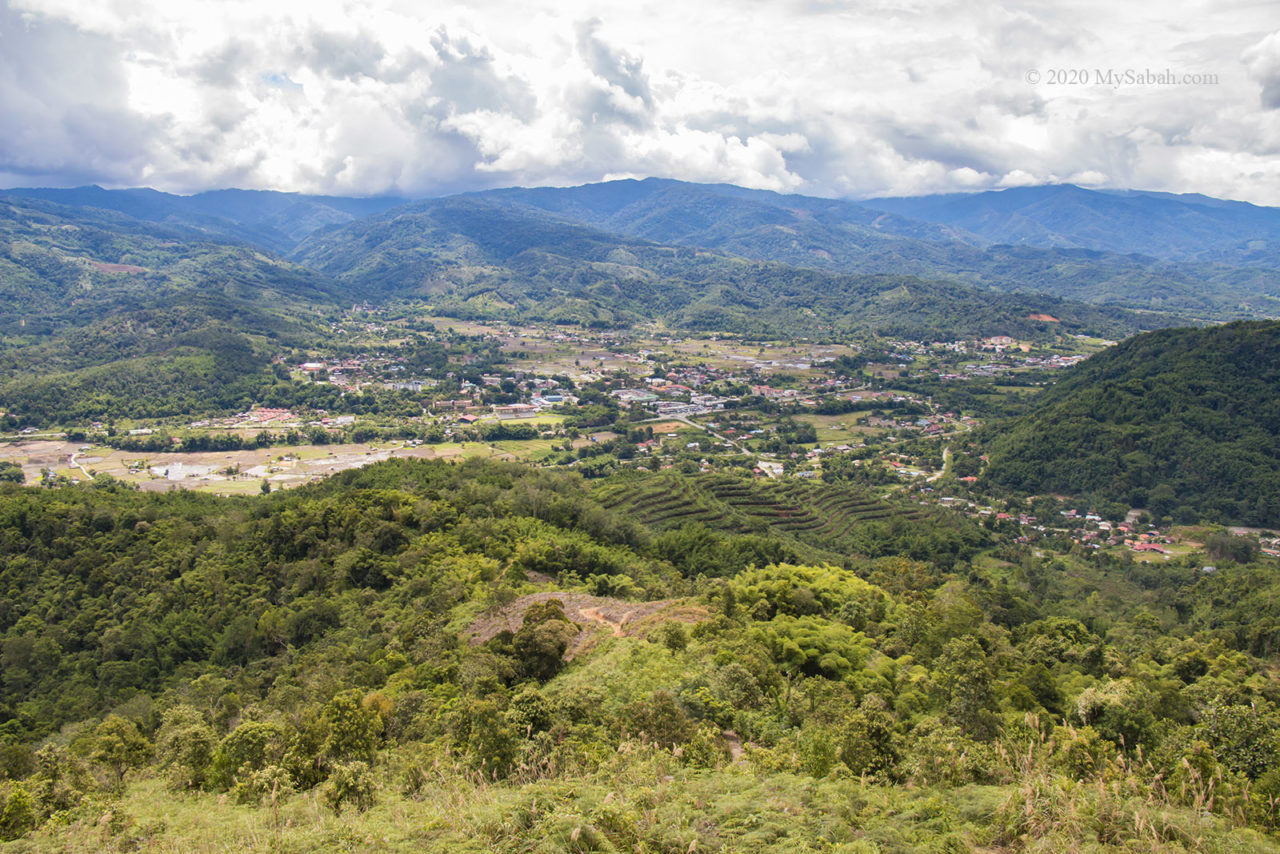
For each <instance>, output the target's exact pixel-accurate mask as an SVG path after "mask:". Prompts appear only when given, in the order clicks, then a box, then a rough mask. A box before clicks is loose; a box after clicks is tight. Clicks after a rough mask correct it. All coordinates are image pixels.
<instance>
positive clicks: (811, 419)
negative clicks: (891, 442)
mask: <svg viewBox="0 0 1280 854" xmlns="http://www.w3.org/2000/svg"><path fill="white" fill-rule="evenodd" d="M867 415H868V413H866V412H848V413H845V414H844V415H804V414H800V415H796V416H795V420H796V421H803V422H804V423H806V424H812V425H813V427H814V429H815V430H816V431H817V433H818V441H819V442H837V443H838V442H861V441H862V440H863V439H864V438H865V437H866V436H868V435H870V434H873V433H877V432H883V431H881V430H877V428H875V427H869V426H867V425H866V424H865V423H864V422H865V421H866V418H867Z"/></svg>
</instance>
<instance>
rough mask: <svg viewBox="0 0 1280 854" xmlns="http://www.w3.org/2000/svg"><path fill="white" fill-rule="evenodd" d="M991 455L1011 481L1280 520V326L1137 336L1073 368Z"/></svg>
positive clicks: (994, 473) (1159, 511)
mask: <svg viewBox="0 0 1280 854" xmlns="http://www.w3.org/2000/svg"><path fill="white" fill-rule="evenodd" d="M988 452H989V455H990V459H991V462H990V467H989V469H988V471H987V473H986V477H987V478H988V479H989V480H990V481H992V482H993V483H995V484H999V485H1002V486H1007V487H1011V488H1014V489H1018V490H1023V491H1027V492H1036V493H1047V492H1048V493H1067V494H1071V495H1077V496H1089V495H1097V496H1103V497H1115V498H1118V499H1119V500H1123V501H1127V502H1128V503H1129V504H1130V505H1132V506H1137V507H1149V508H1150V509H1151V510H1152V512H1153V513H1154V514H1155V515H1157V516H1166V515H1171V516H1173V517H1174V519H1175V520H1179V521H1192V520H1194V519H1195V518H1197V517H1204V518H1210V519H1213V518H1217V519H1218V520H1220V521H1222V522H1233V523H1238V524H1250V525H1266V526H1280V322H1274V321H1269V322H1241V323H1231V324H1227V325H1225V326H1215V327H1210V328H1205V329H1162V330H1159V331H1156V332H1150V333H1147V334H1144V335H1138V336H1135V337H1133V338H1131V339H1129V340H1127V341H1124V342H1123V343H1121V344H1119V345H1118V346H1116V347H1113V348H1111V349H1108V350H1106V351H1104V352H1102V353H1099V354H1097V355H1095V356H1093V357H1092V358H1090V359H1088V360H1086V361H1085V362H1082V363H1081V364H1080V365H1078V366H1077V367H1075V368H1074V369H1072V370H1071V371H1070V372H1069V373H1067V374H1066V376H1064V377H1063V378H1062V379H1061V380H1060V381H1059V382H1058V383H1057V384H1055V385H1054V386H1052V387H1051V388H1049V389H1048V390H1046V391H1045V392H1044V393H1043V394H1042V395H1041V396H1040V397H1039V398H1038V399H1037V401H1036V405H1035V408H1034V410H1033V411H1032V412H1031V413H1030V414H1028V415H1026V416H1025V417H1023V418H1021V419H1019V420H1017V421H1015V422H1014V423H1012V424H1010V425H1007V426H1005V427H1003V428H1000V429H999V430H998V432H997V433H996V434H995V435H993V436H992V437H991V438H990V440H989V448H988Z"/></svg>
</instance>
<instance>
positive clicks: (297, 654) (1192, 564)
mask: <svg viewBox="0 0 1280 854" xmlns="http://www.w3.org/2000/svg"><path fill="white" fill-rule="evenodd" d="M862 524H865V525H867V526H868V527H867V528H866V530H865V531H862V530H861V529H855V536H853V540H854V541H856V542H865V543H866V544H867V545H866V550H867V551H868V552H871V553H872V554H880V555H881V556H879V557H870V556H864V555H861V554H850V555H849V556H848V557H847V558H846V559H845V560H844V562H843V563H842V564H841V565H835V564H833V563H827V564H822V565H799V564H795V563H787V562H775V563H770V564H768V565H766V566H761V565H759V564H758V563H757V562H756V560H755V557H756V556H758V555H759V554H761V553H774V554H777V553H781V554H786V553H787V550H788V549H790V548H791V546H790V545H788V544H787V543H781V542H780V543H776V544H772V545H770V544H769V543H767V542H755V545H754V547H753V548H750V549H734V548H730V547H724V548H721V547H718V546H715V544H716V543H718V542H721V541H723V542H724V543H732V542H734V538H735V537H736V536H739V535H735V534H733V533H732V532H718V531H713V530H707V529H700V530H698V531H691V530H684V531H680V532H677V534H678V536H677V535H673V534H672V532H670V531H667V532H661V531H659V532H654V531H650V530H649V529H647V528H645V527H644V526H643V525H640V524H637V523H636V522H635V521H634V520H632V519H628V518H627V517H623V516H619V515H617V514H614V513H612V512H610V511H608V510H606V509H605V508H603V507H602V506H601V505H600V504H598V503H596V501H595V500H594V499H592V497H591V493H590V492H589V491H588V490H587V489H586V488H585V487H584V486H583V485H582V482H581V481H580V480H577V479H575V478H573V477H572V476H568V475H564V474H559V473H551V472H547V471H545V470H535V469H531V468H526V467H521V466H517V465H510V464H494V463H487V462H480V461H473V462H469V463H465V464H462V465H449V464H445V463H424V462H419V461H393V462H388V463H384V464H380V465H377V466H373V467H370V468H368V469H365V470H362V471H358V472H348V473H345V474H342V475H339V476H336V477H334V478H333V479H331V480H329V481H327V482H325V483H323V484H317V485H314V486H311V487H306V488H303V489H299V490H295V491H292V492H288V493H283V494H281V493H274V494H272V495H269V496H261V497H255V498H243V499H215V498H211V497H208V496H198V495H192V494H187V493H170V494H165V495H145V494H141V493H137V492H134V491H132V490H128V489H123V488H121V487H120V486H119V485H118V484H115V483H112V482H110V481H109V480H100V481H98V482H96V483H94V484H92V485H85V486H77V487H64V488H60V489H50V490H37V489H25V488H21V487H17V486H2V485H0V633H2V635H0V642H2V646H0V654H2V655H3V673H2V676H3V687H4V692H3V696H2V702H0V742H2V743H0V772H2V774H3V780H0V840H5V841H7V845H8V848H9V849H10V850H15V851H44V850H64V851H99V850H160V851H165V850H167V851H225V850H262V851H314V850H348V851H357V850H358V851H383V850H405V851H420V850H440V851H467V850H474V851H492V850H499V851H561V850H571V851H637V850H639V851H671V852H677V851H679V852H688V851H707V850H725V851H768V850H774V851H805V850H815V851H817V850H828V851H904V852H905V851H966V850H985V851H1013V850H1018V851H1021V850H1032V851H1040V850H1045V851H1048V850H1052V851H1064V850H1071V851H1076V850H1083V851H1088V850H1097V851H1129V850H1137V851H1181V850H1220V851H1250V850H1259V851H1262V850H1271V849H1273V848H1277V847H1280V844H1277V843H1276V841H1275V836H1274V834H1275V833H1276V828H1277V827H1280V816H1278V815H1277V811H1276V805H1277V802H1276V799H1277V797H1278V796H1280V772H1278V771H1277V770H1276V768H1277V767H1280V763H1278V762H1277V761H1276V759H1277V755H1278V753H1280V714H1278V713H1277V711H1276V708H1277V703H1278V702H1280V680H1278V679H1277V677H1276V675H1275V672H1274V668H1273V667H1272V666H1271V656H1272V654H1273V652H1272V651H1273V649H1274V642H1275V639H1276V637H1277V631H1278V630H1277V629H1276V626H1278V625H1280V622H1278V621H1277V620H1276V618H1275V605H1274V598H1275V597H1274V593H1275V587H1276V571H1275V570H1276V568H1275V565H1274V563H1271V562H1267V563H1253V564H1250V565H1246V566H1240V565H1236V564H1233V563H1230V562H1229V561H1223V562H1220V565H1219V567H1218V569H1217V571H1216V572H1214V573H1212V574H1206V573H1203V572H1201V570H1200V562H1198V561H1194V560H1186V561H1171V562H1169V563H1167V564H1164V565H1160V566H1141V565H1135V564H1132V563H1130V562H1128V561H1126V560H1123V559H1121V560H1115V559H1112V558H1108V557H1106V556H1105V555H1104V556H1090V555H1084V554H1053V553H1044V554H1041V555H1037V554H1034V553H1032V552H1030V551H1028V550H1026V549H1025V548H1023V547H1021V546H1018V545H1017V544H1015V543H1004V542H1001V541H999V540H998V539H995V540H993V539H990V537H989V535H987V534H983V533H981V532H978V531H975V532H974V533H973V536H967V535H964V536H962V535H961V534H963V531H960V532H959V533H957V531H958V530H959V529H957V528H956V527H955V526H957V525H961V524H962V523H960V522H959V521H957V520H950V521H949V522H947V523H946V524H947V525H949V526H951V527H950V528H949V529H948V530H949V531H950V533H948V534H947V535H946V536H940V537H938V538H936V543H935V545H936V546H937V547H936V548H933V547H931V546H930V545H929V544H930V543H932V542H934V540H931V539H929V538H927V537H920V536H918V537H916V538H915V539H912V540H911V541H910V542H911V543H913V544H914V546H913V547H914V548H917V549H918V550H919V551H918V553H917V554H915V555H914V556H913V557H911V558H908V557H904V556H901V555H899V554H894V553H893V550H894V549H893V544H894V543H897V542H899V541H901V542H907V541H906V540H901V537H902V536H903V535H902V532H900V531H896V530H895V528H894V526H893V525H887V524H885V523H883V522H880V521H874V522H868V523H862ZM911 524H912V527H913V528H915V529H927V528H928V527H929V526H931V525H934V524H938V523H934V522H931V521H929V520H927V519H916V520H914V521H913V522H912V523H911ZM921 533H922V531H921ZM751 536H753V537H755V538H756V540H759V539H760V537H761V535H758V534H755V535H751ZM876 537H883V538H885V539H883V541H881V540H877V539H876ZM681 542H697V543H699V544H700V545H699V548H700V549H701V553H702V554H703V557H702V558H701V559H700V560H699V561H697V562H688V561H682V560H679V559H678V555H676V556H675V559H674V560H673V549H674V550H675V551H676V552H678V551H679V549H678V548H677V547H676V546H677V544H678V543H681ZM713 546H715V547H713ZM530 579H536V581H532V580H530ZM535 592H537V593H540V594H541V595H540V596H538V597H535V598H532V599H530V598H525V597H528V596H529V595H530V594H533V593H535ZM602 596H609V597H614V598H599V597H602ZM593 597H594V598H593Z"/></svg>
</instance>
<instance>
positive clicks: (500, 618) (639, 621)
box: [469, 592, 708, 660]
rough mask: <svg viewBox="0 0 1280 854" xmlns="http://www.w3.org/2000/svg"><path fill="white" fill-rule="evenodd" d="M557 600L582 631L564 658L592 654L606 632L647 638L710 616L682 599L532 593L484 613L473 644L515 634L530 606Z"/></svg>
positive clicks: (475, 627)
mask: <svg viewBox="0 0 1280 854" xmlns="http://www.w3.org/2000/svg"><path fill="white" fill-rule="evenodd" d="M548 599H558V600H560V604H561V605H563V606H564V615H565V616H566V617H568V618H569V619H570V620H571V621H572V622H573V623H574V624H575V625H577V626H578V627H579V628H581V629H582V631H581V632H579V633H578V636H577V637H575V638H574V639H573V641H571V642H570V644H569V649H568V650H567V651H566V652H565V659H566V660H572V659H573V658H574V656H577V655H581V654H582V653H584V652H587V651H589V650H590V649H591V648H593V647H594V646H595V645H596V644H597V643H598V642H599V641H600V638H601V636H602V635H604V634H605V632H606V631H607V632H608V635H611V636H613V637H645V636H647V635H648V634H649V632H651V631H652V630H653V629H654V628H656V627H657V626H659V625H661V624H662V623H665V622H667V621H668V620H676V621H678V622H682V623H698V622H701V621H702V620H705V619H706V618H707V617H708V614H707V609H706V608H703V607H701V606H700V605H693V604H691V603H689V602H688V601H687V600H682V599H660V600H657V601H654V602H628V601H626V600H625V599H612V598H609V597H607V596H590V595H588V594H586V593H557V592H547V593H531V594H530V595H528V596H522V597H520V598H519V599H517V600H515V601H514V602H512V603H511V604H510V605H507V606H506V607H504V608H502V609H501V610H500V611H498V612H496V613H492V614H483V615H481V616H480V617H478V618H477V619H476V621H475V622H474V623H472V624H471V628H470V629H469V633H470V638H469V639H470V642H471V643H472V645H479V644H482V643H484V642H485V641H488V640H491V639H493V638H494V637H496V636H497V635H498V634H499V633H500V632H504V631H507V632H515V631H517V630H518V629H519V628H520V626H521V625H522V624H523V622H524V613H525V611H527V610H529V608H530V606H532V605H534V604H536V603H538V602H545V601H547V600H548Z"/></svg>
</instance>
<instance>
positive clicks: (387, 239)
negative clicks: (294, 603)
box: [290, 186, 1169, 339]
mask: <svg viewBox="0 0 1280 854" xmlns="http://www.w3.org/2000/svg"><path fill="white" fill-rule="evenodd" d="M625 188H626V187H625V186H624V187H623V188H622V189H625ZM571 195H572V194H571ZM590 198H591V196H590V194H589V193H588V199H590ZM507 201H508V203H504V202H503V201H501V200H499V201H495V200H494V199H493V198H492V197H491V196H490V195H488V194H486V195H482V196H479V197H451V198H447V199H439V200H434V201H429V202H420V203H417V204H414V205H408V206H405V207H401V208H396V209H393V210H390V211H387V212H385V213H382V214H378V215H376V216H373V217H368V218H366V219H363V220H360V221H358V222H355V223H351V224H349V225H346V226H341V227H336V228H333V229H329V230H325V231H322V232H317V233H316V234H314V235H312V236H311V237H309V238H308V239H307V240H305V241H304V242H303V243H302V244H301V245H300V246H299V247H298V249H297V250H295V251H294V252H293V253H292V255H291V256H290V257H291V258H292V259H293V260H294V261H297V262H298V263H299V264H302V265H305V266H307V267H310V268H312V269H315V270H318V271H320V272H322V273H324V274H326V275H328V276H332V277H333V278H334V279H335V280H336V281H337V282H339V283H340V284H341V285H342V286H343V288H345V289H346V290H347V291H348V292H349V293H352V294H354V295H356V296H358V297H360V298H363V299H375V300H376V299H386V298H389V297H416V298H421V299H427V300H430V301H431V303H432V305H433V306H434V307H435V308H436V309H437V310H441V311H444V312H446V313H448V314H451V315H456V316H462V317H497V318H512V319H514V318H523V319H532V320H542V321H550V322H568V323H586V324H595V325H615V324H622V323H634V322H640V321H651V320H661V321H664V322H666V323H668V324H670V325H673V326H682V327H686V328H697V329H720V330H726V331H739V332H745V333H750V334H769V335H793V334H832V333H867V332H879V333H884V334H896V335H905V336H911V337H928V338H943V339H947V338H955V337H965V336H972V335H991V334H998V333H1001V332H1003V333H1004V334H1009V335H1019V336H1026V337H1045V336H1052V335H1053V334H1055V333H1056V332H1058V331H1084V330H1095V331H1103V330H1110V331H1109V332H1106V334H1109V335H1115V334H1118V335H1121V336H1123V335H1125V334H1128V333H1130V332H1133V331H1136V330H1137V329H1141V328H1152V327H1155V326H1160V325H1164V324H1166V323H1168V322H1169V321H1168V319H1167V318H1164V317H1160V316H1152V315H1136V314H1132V313H1129V312H1123V311H1115V310H1108V311H1103V310H1100V309H1097V308H1094V307H1091V306H1087V305H1084V304H1081V303H1071V302H1069V301H1065V300H1061V299H1057V298H1054V297H1051V296H1043V295H1032V294H1027V295H1024V294H1016V295H1001V294H993V293H990V292H986V291H982V290H978V289H975V288H972V287H967V286H965V285H963V284H958V283H955V282H947V281H930V280H926V279H923V278H920V277H917V276H911V275H901V274H897V275H887V274H886V275H845V274H838V273H833V272H827V271H821V270H814V269H809V268H800V267H794V266H789V265H784V264H780V263H763V262H760V261H753V260H750V259H746V258H742V257H737V256H734V255H732V254H728V253H721V252H715V251H707V250H703V249H695V248H693V247H683V246H670V245H663V244H659V243H654V242H650V241H649V240H647V239H642V238H638V237H632V236H627V235H619V234H616V233H611V232H608V231H604V230H601V229H598V228H595V227H591V226H587V225H583V224H581V223H579V222H575V221H573V220H571V219H567V218H565V217H564V216H562V215H560V214H559V213H548V212H547V211H546V210H543V209H539V208H532V207H529V206H523V205H517V206H512V205H511V204H509V200H507ZM600 207H601V208H602V209H603V207H604V205H603V204H601V205H600ZM1034 314H1050V315H1052V316H1053V317H1055V318H1057V319H1058V320H1059V321H1060V323H1058V324H1046V323H1045V322H1043V321H1036V320H1030V319H1029V317H1030V316H1031V315H1034Z"/></svg>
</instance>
